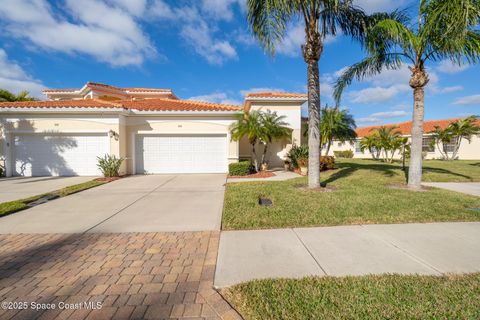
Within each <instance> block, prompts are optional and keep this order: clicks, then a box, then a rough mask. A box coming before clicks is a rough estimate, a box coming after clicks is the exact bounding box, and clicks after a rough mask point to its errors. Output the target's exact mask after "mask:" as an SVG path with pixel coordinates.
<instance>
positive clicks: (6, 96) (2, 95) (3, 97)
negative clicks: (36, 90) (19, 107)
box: [0, 89, 37, 102]
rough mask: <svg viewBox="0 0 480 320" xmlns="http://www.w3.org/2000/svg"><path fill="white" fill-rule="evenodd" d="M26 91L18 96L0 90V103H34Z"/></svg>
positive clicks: (33, 99)
mask: <svg viewBox="0 0 480 320" xmlns="http://www.w3.org/2000/svg"><path fill="white" fill-rule="evenodd" d="M29 94H30V93H29V92H28V91H25V90H24V91H21V92H20V93H19V94H14V93H12V92H10V91H8V90H5V89H0V102H14V101H35V100H37V99H36V98H34V97H30V96H29Z"/></svg>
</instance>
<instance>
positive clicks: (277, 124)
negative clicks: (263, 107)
mask: <svg viewBox="0 0 480 320" xmlns="http://www.w3.org/2000/svg"><path fill="white" fill-rule="evenodd" d="M284 120H285V116H279V115H278V114H277V113H276V112H272V111H270V110H267V111H266V112H264V113H262V121H261V122H262V123H261V125H262V127H263V134H262V135H261V137H260V140H261V141H262V143H263V154H262V164H264V163H267V161H266V156H267V151H268V146H269V144H271V143H272V141H273V140H278V139H289V138H291V136H292V130H291V129H290V128H288V123H286V122H285V121H284Z"/></svg>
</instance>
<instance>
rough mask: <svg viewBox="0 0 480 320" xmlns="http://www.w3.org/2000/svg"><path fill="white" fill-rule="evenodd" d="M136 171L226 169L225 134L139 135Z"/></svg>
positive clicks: (136, 144) (219, 171)
mask: <svg viewBox="0 0 480 320" xmlns="http://www.w3.org/2000/svg"><path fill="white" fill-rule="evenodd" d="M135 167H136V173H137V174H150V173H223V172H227V137H226V135H175V136H172V135H137V136H136V140H135Z"/></svg>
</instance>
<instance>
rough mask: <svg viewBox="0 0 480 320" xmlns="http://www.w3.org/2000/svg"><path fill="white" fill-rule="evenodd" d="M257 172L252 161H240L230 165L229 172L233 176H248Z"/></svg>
mask: <svg viewBox="0 0 480 320" xmlns="http://www.w3.org/2000/svg"><path fill="white" fill-rule="evenodd" d="M254 172H255V167H254V165H253V164H252V163H251V162H250V161H240V162H236V163H230V164H229V165H228V174H229V175H231V176H247V175H249V174H252V173H254Z"/></svg>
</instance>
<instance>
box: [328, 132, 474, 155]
mask: <svg viewBox="0 0 480 320" xmlns="http://www.w3.org/2000/svg"><path fill="white" fill-rule="evenodd" d="M428 136H429V135H425V137H428ZM345 150H352V151H353V157H354V158H359V159H371V158H372V155H371V153H370V152H369V151H368V150H365V151H364V152H361V151H359V150H357V151H358V152H356V150H355V144H352V143H350V142H345V143H342V142H340V141H334V142H333V143H332V147H331V148H330V152H329V154H330V155H333V152H334V151H345ZM324 152H325V150H324ZM457 157H458V159H459V160H480V137H479V136H473V137H472V139H471V142H470V143H469V142H468V140H466V139H463V140H462V142H461V144H460V148H459V150H458V154H457ZM400 158H401V154H400V153H399V152H398V151H397V152H396V154H395V156H394V159H400ZM425 159H443V157H442V154H441V152H440V151H439V149H438V146H437V145H435V148H434V151H433V152H426V156H425Z"/></svg>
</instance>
